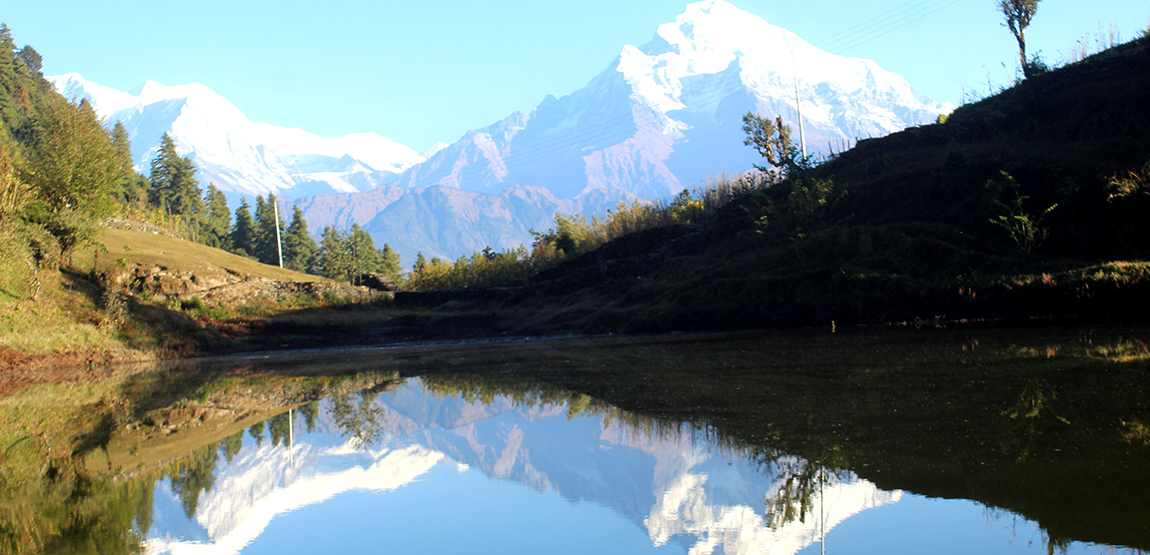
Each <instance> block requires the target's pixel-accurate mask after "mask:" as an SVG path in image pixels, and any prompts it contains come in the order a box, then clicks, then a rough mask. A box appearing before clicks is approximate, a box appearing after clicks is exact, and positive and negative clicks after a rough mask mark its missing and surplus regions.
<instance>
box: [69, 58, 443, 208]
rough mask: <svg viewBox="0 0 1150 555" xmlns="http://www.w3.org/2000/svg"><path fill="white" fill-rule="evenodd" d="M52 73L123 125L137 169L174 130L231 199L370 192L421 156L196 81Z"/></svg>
mask: <svg viewBox="0 0 1150 555" xmlns="http://www.w3.org/2000/svg"><path fill="white" fill-rule="evenodd" d="M48 79H49V80H50V81H52V82H53V83H54V84H55V86H56V90H58V91H60V93H61V94H63V95H64V96H65V97H67V98H70V99H72V100H73V101H79V100H81V99H87V100H88V101H90V102H91V103H92V106H93V108H95V109H96V113H97V114H99V115H100V116H101V117H104V118H107V120H108V122H109V124H111V123H113V122H117V121H118V122H121V123H123V124H124V127H125V128H126V129H127V130H128V134H129V136H130V138H131V141H132V159H133V161H134V162H135V163H136V165H137V167H138V168H139V169H140V171H142V172H144V173H145V174H146V173H147V172H148V167H149V162H151V160H152V158H154V157H155V155H156V153H157V152H158V149H159V146H158V145H159V143H160V137H162V136H163V134H164V133H170V134H171V136H172V139H173V140H174V141H175V142H176V149H177V151H178V152H179V153H180V155H182V156H188V157H190V158H191V159H192V161H193V162H195V164H196V167H197V168H198V170H199V171H198V172H197V173H196V178H197V179H199V180H200V182H201V184H202V185H204V186H205V187H206V186H207V184H208V183H209V182H212V183H215V184H216V185H217V186H219V187H220V188H221V189H222V190H223V191H225V192H227V193H232V195H231V196H233V197H239V196H241V195H246V196H250V197H254V196H255V195H265V196H266V195H267V194H268V193H274V194H276V195H279V196H284V197H288V198H294V197H301V196H306V195H313V194H317V193H326V192H341V193H353V192H356V191H368V190H371V189H374V188H375V187H376V186H378V185H379V183H378V182H377V181H378V179H379V176H382V175H392V174H395V173H396V172H400V171H403V170H405V169H407V168H409V167H411V166H412V165H414V164H416V163H419V162H422V161H424V157H423V156H420V155H419V153H417V152H415V151H414V150H412V149H411V148H409V147H407V146H404V145H401V144H399V143H397V142H395V141H392V140H391V139H388V138H386V137H381V136H379V135H377V134H375V133H355V134H352V135H344V136H342V137H319V136H316V135H313V134H311V133H308V132H307V131H304V130H302V129H291V128H285V127H277V126H274V125H268V124H265V123H257V122H253V121H251V120H249V119H248V117H247V116H245V115H244V113H243V112H241V111H240V109H239V108H236V106H235V105H233V104H232V103H231V102H228V100H227V99H225V98H224V97H222V96H220V95H219V94H217V93H216V92H215V91H213V90H212V89H210V88H208V87H207V86H206V85H201V84H199V83H192V84H191V85H182V86H177V87H169V86H166V85H161V84H159V83H156V82H155V81H148V82H146V83H144V84H143V85H141V86H140V87H137V88H136V89H134V90H132V91H130V92H122V91H118V90H116V89H113V88H110V87H105V86H102V85H99V84H97V83H93V82H91V81H86V80H85V79H84V78H83V77H81V76H80V75H79V74H76V73H68V74H64V75H59V76H55V77H49V78H48Z"/></svg>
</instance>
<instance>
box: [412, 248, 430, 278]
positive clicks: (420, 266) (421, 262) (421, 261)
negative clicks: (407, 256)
mask: <svg viewBox="0 0 1150 555" xmlns="http://www.w3.org/2000/svg"><path fill="white" fill-rule="evenodd" d="M425 268H427V257H426V256H423V251H420V252H419V254H418V255H417V256H416V257H415V265H414V266H412V267H411V271H412V272H413V273H414V274H415V275H420V274H422V273H423V270H424V269H425Z"/></svg>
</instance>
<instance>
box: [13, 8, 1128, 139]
mask: <svg viewBox="0 0 1150 555" xmlns="http://www.w3.org/2000/svg"><path fill="white" fill-rule="evenodd" d="M732 3H733V4H735V5H736V6H738V7H740V8H742V9H744V10H746V11H749V12H751V13H753V14H755V15H758V16H760V17H763V18H764V19H766V20H767V21H769V22H771V23H773V24H775V25H779V26H781V27H784V28H787V29H790V30H791V31H794V32H795V33H797V34H798V35H799V36H801V37H803V38H804V39H806V40H807V41H809V42H812V43H814V44H815V45H816V46H823V47H824V48H825V49H827V50H829V51H831V52H834V53H836V54H842V55H849V56H857V57H863V58H870V59H874V60H876V61H877V62H878V63H879V65H881V66H883V67H885V68H886V69H889V70H891V71H895V72H897V73H900V74H902V75H903V76H904V77H906V78H907V80H909V81H910V83H911V85H913V86H914V87H916V88H918V89H919V90H920V91H922V92H924V93H926V94H927V95H929V96H932V97H934V98H935V99H937V100H941V101H947V102H952V103H956V104H957V103H959V102H960V100H961V96H962V93H963V90H964V88H966V89H974V90H975V91H980V92H985V90H986V89H987V80H988V78H989V80H990V81H992V82H993V83H995V84H1002V83H1005V82H1007V81H1008V80H1009V79H1010V78H1011V77H1012V76H1013V71H1014V70H1013V67H1014V63H1015V60H1016V59H1017V54H1016V52H1017V51H1016V46H1015V43H1014V39H1013V38H1012V37H1011V36H1010V33H1009V32H1008V31H1007V30H1006V29H1005V28H1004V27H1002V26H1001V16H1000V15H999V14H998V12H997V10H996V8H995V2H994V0H909V1H907V0H874V1H863V2H859V1H857V0H854V1H844V0H804V1H802V2H794V1H782V0H732ZM686 4H687V2H686V1H684V0H627V1H626V2H619V1H618V0H610V1H608V0H581V1H580V2H540V1H538V0H534V1H525V0H497V1H470V2H459V1H454V0H440V1H436V0H427V1H424V2H410V1H408V2H391V1H374V2H372V1H341V0H330V1H327V2H322V3H321V2H314V1H307V2H303V1H296V0H287V1H281V2H274V3H273V2H253V1H247V0H200V1H196V2H190V1H183V0H158V1H157V0H150V1H147V2H144V1H138V0H118V1H95V2H93V1H76V0H35V1H31V2H29V1H22V2H18V1H14V2H9V3H8V5H7V6H5V7H4V8H3V9H2V10H0V20H3V21H4V22H6V23H7V24H8V26H9V27H11V28H12V30H13V35H14V38H15V40H16V43H17V44H18V45H21V46H22V45H24V44H31V45H32V46H33V47H34V48H36V50H37V51H38V52H40V53H41V54H42V55H43V56H44V72H45V73H46V74H49V75H52V74H59V73H65V72H73V71H74V72H77V73H80V74H81V75H83V76H84V77H85V78H86V79H89V80H92V81H96V82H98V83H100V84H102V85H108V86H111V87H115V88H119V89H122V90H128V89H131V88H133V87H135V86H137V85H139V84H141V83H143V81H144V80H145V79H152V80H154V81H158V82H161V83H164V84H166V85H180V84H185V83H190V82H194V81H195V82H201V83H204V84H206V85H208V86H210V87H211V88H213V89H215V90H216V91H217V92H218V93H220V94H222V95H223V96H225V97H226V98H228V99H229V100H231V101H232V102H233V103H235V104H236V105H237V106H238V107H239V108H240V109H241V110H243V111H244V112H245V113H246V114H247V115H248V117H250V118H251V119H253V120H255V121H261V122H265V123H270V124H274V125H281V126H289V127H301V128H303V129H306V130H307V131H310V132H312V133H316V134H320V135H328V136H332V135H342V134H346V133H354V132H366V131H374V132H376V133H379V134H381V135H384V136H386V137H390V138H392V139H394V140H396V141H399V142H401V143H404V144H407V145H408V146H411V147H412V148H415V149H416V150H423V149H425V148H427V147H428V146H430V145H431V144H432V143H433V142H435V141H444V142H448V143H450V142H452V141H455V140H456V139H458V138H459V137H460V136H461V135H462V134H463V133H464V132H465V131H467V130H468V129H473V128H476V127H481V126H484V125H488V124H490V123H494V122H495V121H497V120H500V119H502V118H504V117H506V116H507V115H508V114H510V113H512V112H514V111H515V110H524V111H527V110H530V109H531V108H533V107H534V106H535V105H536V104H538V103H539V102H540V101H541V100H542V99H543V97H544V96H546V95H548V94H553V95H555V96H563V95H565V94H569V93H571V92H573V91H575V90H576V89H578V88H580V87H582V86H583V85H584V84H586V83H587V82H588V81H589V80H591V78H592V77H594V76H595V75H596V74H598V73H599V72H600V71H602V70H603V69H604V68H606V67H607V65H608V64H609V63H611V61H612V60H613V59H614V57H615V56H616V55H617V54H618V53H619V51H620V49H621V48H622V47H623V45H624V44H635V45H639V44H643V43H646V42H647V41H648V40H650V39H651V37H652V36H654V33H655V29H656V28H657V27H658V26H659V25H660V24H662V23H666V22H670V21H672V20H673V19H674V18H675V16H676V15H678V14H679V13H680V12H682V11H683V7H684V6H685V5H686ZM883 14H886V15H885V16H884V15H883ZM920 16H921V17H920ZM876 17H878V19H877V20H874V19H873V18H876ZM868 21H870V23H868ZM900 21H901V22H907V24H906V25H903V26H900V27H897V28H893V29H889V28H890V27H895V26H897V24H898V23H899V22H900ZM860 24H862V27H861V29H862V30H870V31H872V33H873V34H874V35H876V36H875V37H874V38H873V39H872V40H869V41H865V42H861V43H860V41H858V40H855V41H845V42H844V41H842V40H839V41H835V40H834V39H835V35H836V34H839V33H841V32H843V31H848V30H851V29H859V27H858V26H859V25H860ZM1112 24H1113V25H1117V27H1118V29H1119V30H1120V31H1121V33H1122V37H1123V39H1129V38H1132V37H1134V36H1135V34H1136V33H1137V32H1138V31H1139V30H1143V29H1146V28H1147V26H1148V25H1150V0H1104V1H1098V2H1094V1H1088V0H1042V2H1041V3H1040V4H1039V9H1038V14H1037V16H1036V17H1035V18H1034V21H1033V22H1032V24H1031V27H1030V29H1029V30H1028V32H1027V34H1028V41H1027V44H1028V49H1029V51H1031V52H1034V51H1039V50H1040V51H1041V52H1042V54H1043V55H1044V56H1045V57H1046V58H1047V59H1048V60H1050V61H1055V60H1058V59H1059V58H1062V57H1065V56H1066V55H1067V54H1068V53H1069V52H1070V51H1071V50H1072V49H1074V48H1075V45H1076V44H1077V43H1078V42H1079V41H1080V40H1081V39H1083V38H1084V37H1086V38H1087V39H1088V42H1089V44H1090V46H1091V48H1093V47H1094V43H1095V40H1096V39H1097V38H1098V36H1099V35H1100V34H1101V35H1105V34H1108V33H1109V30H1110V27H1111V25H1112ZM839 38H842V37H841V35H840V37H839ZM828 39H830V40H828ZM1003 64H1005V67H1003Z"/></svg>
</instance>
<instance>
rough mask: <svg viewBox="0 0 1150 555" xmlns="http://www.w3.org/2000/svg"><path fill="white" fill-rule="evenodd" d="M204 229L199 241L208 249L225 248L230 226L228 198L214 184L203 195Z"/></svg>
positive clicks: (230, 217) (210, 184)
mask: <svg viewBox="0 0 1150 555" xmlns="http://www.w3.org/2000/svg"><path fill="white" fill-rule="evenodd" d="M204 205H205V209H206V210H205V214H204V227H203V233H202V234H201V236H200V240H201V241H202V242H203V243H204V244H205V245H207V246H209V247H215V248H217V249H223V248H227V245H228V240H229V237H228V231H229V229H230V228H231V225H232V213H231V211H230V210H228V197H226V196H224V193H223V191H220V190H219V189H218V188H216V184H215V183H209V184H208V192H207V193H206V194H205V195H204Z"/></svg>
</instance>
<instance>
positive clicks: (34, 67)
mask: <svg viewBox="0 0 1150 555" xmlns="http://www.w3.org/2000/svg"><path fill="white" fill-rule="evenodd" d="M17 59H18V60H20V63H22V64H24V67H25V68H27V69H28V71H29V72H31V73H35V74H39V73H40V68H41V67H42V64H43V61H44V59H43V58H41V57H40V53H39V52H36V49H34V48H32V47H31V46H28V45H25V46H24V48H22V49H20V54H18V55H17Z"/></svg>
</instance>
